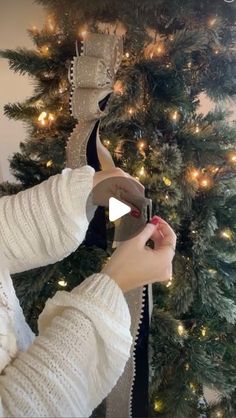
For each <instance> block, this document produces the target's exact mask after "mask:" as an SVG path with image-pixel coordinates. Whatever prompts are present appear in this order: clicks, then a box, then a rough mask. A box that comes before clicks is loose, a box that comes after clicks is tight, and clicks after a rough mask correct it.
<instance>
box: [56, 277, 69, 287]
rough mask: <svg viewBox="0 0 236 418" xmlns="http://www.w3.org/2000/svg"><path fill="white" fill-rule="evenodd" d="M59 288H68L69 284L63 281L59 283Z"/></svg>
mask: <svg viewBox="0 0 236 418" xmlns="http://www.w3.org/2000/svg"><path fill="white" fill-rule="evenodd" d="M58 284H59V286H61V287H66V286H67V282H66V281H65V280H64V279H61V280H59V281H58Z"/></svg>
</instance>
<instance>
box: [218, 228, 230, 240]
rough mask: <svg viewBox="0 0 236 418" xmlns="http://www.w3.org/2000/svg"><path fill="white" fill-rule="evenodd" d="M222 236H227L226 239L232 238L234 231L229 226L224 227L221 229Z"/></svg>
mask: <svg viewBox="0 0 236 418" xmlns="http://www.w3.org/2000/svg"><path fill="white" fill-rule="evenodd" d="M221 236H222V238H226V239H229V240H231V239H232V236H233V234H232V231H231V230H230V229H229V228H227V229H224V230H223V231H221Z"/></svg>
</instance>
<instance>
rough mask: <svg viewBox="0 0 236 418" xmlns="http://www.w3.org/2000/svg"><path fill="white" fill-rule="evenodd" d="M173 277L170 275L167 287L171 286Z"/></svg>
mask: <svg viewBox="0 0 236 418" xmlns="http://www.w3.org/2000/svg"><path fill="white" fill-rule="evenodd" d="M172 281H173V277H172V276H171V277H170V280H169V281H168V283H167V285H166V287H170V286H171V285H172Z"/></svg>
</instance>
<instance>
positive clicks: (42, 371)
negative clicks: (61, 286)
mask: <svg viewBox="0 0 236 418" xmlns="http://www.w3.org/2000/svg"><path fill="white" fill-rule="evenodd" d="M130 323H131V319H130V313H129V310H128V306H127V303H126V301H125V298H124V295H123V293H122V291H121V289H120V288H119V287H118V285H117V284H116V282H115V281H113V280H112V279H111V278H110V277H108V276H107V275H103V274H94V275H92V276H90V277H89V278H87V279H86V280H85V281H84V282H83V283H82V284H81V285H80V286H78V287H76V288H75V289H74V290H73V291H72V292H71V293H69V292H65V291H60V292H57V293H56V295H55V296H54V297H53V298H52V299H50V300H48V301H47V303H46V306H45V309H44V311H43V313H42V314H41V316H40V318H39V336H38V337H37V338H36V339H35V342H34V343H33V344H32V345H31V347H30V348H29V349H28V351H27V352H21V353H19V354H18V356H17V358H16V359H15V360H14V361H13V362H12V363H11V364H10V365H9V366H7V367H6V368H5V369H4V372H3V374H2V375H1V376H0V396H1V400H2V411H0V415H2V416H4V417H9V416H11V417H83V418H84V417H89V416H90V415H91V413H92V411H93V409H94V408H95V407H96V406H97V405H98V404H99V403H100V402H101V401H102V400H103V399H104V398H105V397H106V396H107V395H108V393H109V392H110V391H111V389H112V388H113V386H115V384H116V382H117V380H118V378H119V377H120V376H121V374H122V372H123V370H124V367H125V364H126V361H127V360H128V358H129V354H130V348H131V344H132V337H131V334H130V330H129V328H130ZM0 409H1V406H0Z"/></svg>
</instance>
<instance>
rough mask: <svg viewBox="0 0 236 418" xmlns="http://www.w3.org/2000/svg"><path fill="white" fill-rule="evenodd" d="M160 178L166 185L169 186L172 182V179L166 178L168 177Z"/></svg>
mask: <svg viewBox="0 0 236 418" xmlns="http://www.w3.org/2000/svg"><path fill="white" fill-rule="evenodd" d="M162 180H163V182H164V184H165V185H166V186H168V187H169V186H171V184H172V181H171V180H170V179H168V177H165V176H164V177H162Z"/></svg>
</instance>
